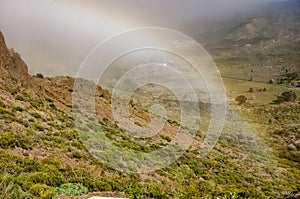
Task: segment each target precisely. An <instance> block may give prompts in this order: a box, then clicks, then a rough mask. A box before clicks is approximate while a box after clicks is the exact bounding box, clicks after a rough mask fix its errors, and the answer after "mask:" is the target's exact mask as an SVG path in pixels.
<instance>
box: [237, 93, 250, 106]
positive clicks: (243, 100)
mask: <svg viewBox="0 0 300 199" xmlns="http://www.w3.org/2000/svg"><path fill="white" fill-rule="evenodd" d="M247 100H248V98H247V97H246V96H244V95H240V96H238V97H236V98H235V101H237V102H238V105H241V104H244V103H246V102H247Z"/></svg>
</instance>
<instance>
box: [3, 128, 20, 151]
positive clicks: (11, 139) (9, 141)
mask: <svg viewBox="0 0 300 199" xmlns="http://www.w3.org/2000/svg"><path fill="white" fill-rule="evenodd" d="M16 146H18V140H17V139H16V137H15V135H14V134H13V133H12V132H1V133H0V147H1V148H4V149H9V148H14V147H16Z"/></svg>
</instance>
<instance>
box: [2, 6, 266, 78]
mask: <svg viewBox="0 0 300 199" xmlns="http://www.w3.org/2000/svg"><path fill="white" fill-rule="evenodd" d="M266 2H269V1H268V0H265V1H261V0H255V1H253V0H252V1H249V0H230V1H219V0H214V1H197V0H190V1H188V2H181V1H179V0H177V1H174V0H172V1H171V0H165V1H163V2H161V1H157V0H155V1H147V2H146V3H145V1H137V0H122V1H120V0H119V1H113V2H111V1H109V0H101V1H94V0H86V1H81V0H75V1H69V0H46V1H36V0H28V1H18V0H1V6H0V30H1V31H2V32H3V34H4V35H5V38H6V40H7V44H8V46H9V48H14V49H15V50H16V51H17V52H19V53H20V54H21V55H22V57H23V59H24V60H25V61H26V63H27V64H28V67H29V70H30V73H32V74H35V73H37V72H41V73H44V74H46V75H49V76H55V75H70V76H74V75H75V74H76V71H77V69H78V67H79V66H80V64H81V63H82V61H83V59H84V57H85V56H86V55H87V54H88V52H89V51H90V50H91V49H92V48H93V47H94V46H95V45H97V44H98V43H99V42H101V41H103V40H104V39H106V38H107V37H109V36H112V35H114V34H117V33H120V32H122V31H126V30H128V29H132V28H137V27H144V26H147V27H149V26H152V27H153V26H155V27H164V28H170V29H175V30H178V31H181V32H183V33H185V34H188V35H190V36H192V37H193V36H195V33H196V34H198V32H201V31H205V30H206V27H208V26H207V25H209V24H212V23H214V22H217V21H220V20H224V19H225V18H227V17H232V16H235V15H241V14H245V13H246V12H247V11H248V12H250V11H249V10H255V8H256V7H259V6H261V5H263V4H264V3H266Z"/></svg>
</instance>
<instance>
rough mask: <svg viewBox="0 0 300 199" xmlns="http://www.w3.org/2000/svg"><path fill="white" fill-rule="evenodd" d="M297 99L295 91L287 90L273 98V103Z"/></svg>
mask: <svg viewBox="0 0 300 199" xmlns="http://www.w3.org/2000/svg"><path fill="white" fill-rule="evenodd" d="M296 99H297V95H296V92H295V91H287V92H283V93H282V94H281V95H280V96H277V99H276V100H274V102H275V103H283V102H294V101H296Z"/></svg>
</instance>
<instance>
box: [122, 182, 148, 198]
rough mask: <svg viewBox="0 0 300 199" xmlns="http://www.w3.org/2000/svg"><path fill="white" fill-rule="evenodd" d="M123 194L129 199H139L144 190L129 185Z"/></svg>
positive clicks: (137, 186)
mask: <svg viewBox="0 0 300 199" xmlns="http://www.w3.org/2000/svg"><path fill="white" fill-rule="evenodd" d="M125 193H126V195H127V196H128V197H129V198H130V199H139V198H141V196H142V195H143V194H144V189H143V188H141V187H140V186H139V185H136V184H133V183H131V184H129V185H128V186H127V187H126V189H125Z"/></svg>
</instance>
